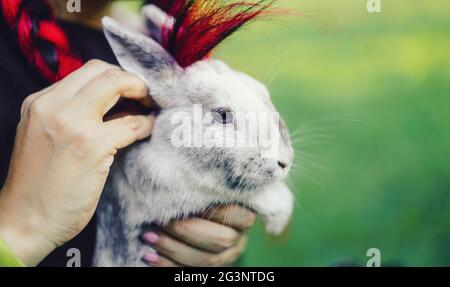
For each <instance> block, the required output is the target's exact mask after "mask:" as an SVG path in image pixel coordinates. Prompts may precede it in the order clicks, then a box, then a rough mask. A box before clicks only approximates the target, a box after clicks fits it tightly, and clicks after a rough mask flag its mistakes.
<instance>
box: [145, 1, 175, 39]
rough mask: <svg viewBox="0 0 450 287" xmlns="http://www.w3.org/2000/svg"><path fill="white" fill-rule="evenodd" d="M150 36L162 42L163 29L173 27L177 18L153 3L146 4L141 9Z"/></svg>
mask: <svg viewBox="0 0 450 287" xmlns="http://www.w3.org/2000/svg"><path fill="white" fill-rule="evenodd" d="M141 13H142V16H143V18H144V20H145V25H146V27H147V29H148V33H149V34H150V36H151V37H152V38H153V39H154V40H156V41H157V42H159V43H161V34H162V32H163V30H170V29H172V27H173V25H174V24H175V19H174V18H173V17H172V16H170V15H168V14H167V13H166V12H164V11H163V10H161V9H160V8H158V6H156V5H153V4H148V5H145V6H144V7H143V8H142V10H141Z"/></svg>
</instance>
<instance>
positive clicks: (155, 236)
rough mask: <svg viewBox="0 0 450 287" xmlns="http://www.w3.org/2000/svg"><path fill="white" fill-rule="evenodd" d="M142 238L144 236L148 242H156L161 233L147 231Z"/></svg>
mask: <svg viewBox="0 0 450 287" xmlns="http://www.w3.org/2000/svg"><path fill="white" fill-rule="evenodd" d="M142 238H144V240H145V241H147V242H148V243H156V242H157V241H158V239H159V235H158V234H156V233H155V232H145V233H144V234H143V235H142Z"/></svg>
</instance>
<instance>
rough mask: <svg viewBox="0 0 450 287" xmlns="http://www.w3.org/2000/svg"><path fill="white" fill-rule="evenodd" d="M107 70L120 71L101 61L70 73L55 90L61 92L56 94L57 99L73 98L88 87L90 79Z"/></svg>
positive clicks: (93, 61)
mask: <svg viewBox="0 0 450 287" xmlns="http://www.w3.org/2000/svg"><path fill="white" fill-rule="evenodd" d="M109 70H119V71H120V67H118V66H115V65H112V64H109V63H107V62H104V61H101V60H91V61H88V62H87V63H86V64H84V65H83V66H82V67H81V68H79V69H78V70H76V71H74V72H72V73H71V74H69V75H68V76H67V77H65V78H64V79H63V80H61V81H60V83H61V84H60V85H59V87H58V88H57V90H56V91H60V92H61V93H57V94H58V96H59V98H61V96H63V97H65V98H71V97H73V96H74V95H75V94H76V93H78V92H79V91H80V90H81V89H82V88H83V87H85V86H86V85H88V84H89V83H90V82H91V81H92V79H94V78H96V77H97V76H99V75H101V74H103V73H105V72H106V71H109Z"/></svg>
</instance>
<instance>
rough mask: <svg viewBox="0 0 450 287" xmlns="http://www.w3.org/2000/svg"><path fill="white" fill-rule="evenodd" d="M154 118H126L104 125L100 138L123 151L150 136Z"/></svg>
mask: <svg viewBox="0 0 450 287" xmlns="http://www.w3.org/2000/svg"><path fill="white" fill-rule="evenodd" d="M154 121H155V117H154V116H125V117H121V118H117V119H114V120H111V121H108V122H105V123H103V124H102V126H101V128H100V135H99V136H100V138H102V139H103V142H105V143H107V144H108V145H111V144H112V145H113V146H114V148H116V149H121V148H124V147H126V146H129V145H130V144H132V143H134V142H136V141H139V140H142V139H145V138H147V137H149V136H150V134H151V131H152V129H153V123H154Z"/></svg>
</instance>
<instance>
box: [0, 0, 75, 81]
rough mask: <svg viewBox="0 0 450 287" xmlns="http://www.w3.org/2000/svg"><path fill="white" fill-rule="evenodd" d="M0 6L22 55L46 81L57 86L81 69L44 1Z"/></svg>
mask: <svg viewBox="0 0 450 287" xmlns="http://www.w3.org/2000/svg"><path fill="white" fill-rule="evenodd" d="M0 6H1V10H2V12H3V17H4V19H5V22H6V24H7V25H8V27H9V28H10V29H11V30H12V31H14V33H15V35H16V37H17V41H18V44H19V47H20V49H21V51H22V52H23V53H24V55H25V56H26V57H27V59H28V61H29V62H30V63H32V64H33V65H34V66H35V67H36V69H37V70H38V71H39V72H40V74H41V75H42V76H43V77H44V78H45V79H46V80H48V81H49V82H56V81H58V80H60V79H62V78H64V77H65V76H67V75H68V74H70V73H71V72H72V71H74V70H76V69H77V68H79V67H80V66H81V65H82V61H81V60H80V59H79V58H77V57H75V56H74V55H73V54H72V53H71V52H70V45H69V40H68V39H67V36H66V34H65V33H64V31H63V30H62V29H61V28H60V27H59V26H58V24H57V23H56V21H55V17H54V13H53V10H52V7H51V6H50V4H49V3H48V2H47V1H45V0H0Z"/></svg>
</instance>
